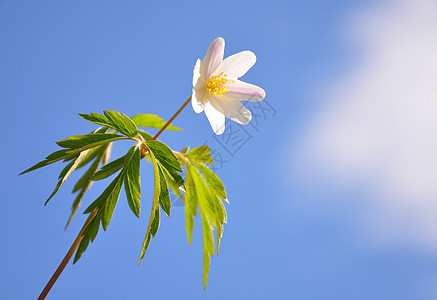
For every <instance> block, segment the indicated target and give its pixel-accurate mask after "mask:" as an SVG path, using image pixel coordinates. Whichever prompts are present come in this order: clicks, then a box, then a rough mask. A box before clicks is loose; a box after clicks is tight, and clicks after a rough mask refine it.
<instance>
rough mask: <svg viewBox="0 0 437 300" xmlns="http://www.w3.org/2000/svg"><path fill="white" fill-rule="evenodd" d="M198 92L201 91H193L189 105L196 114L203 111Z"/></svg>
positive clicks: (200, 96)
mask: <svg viewBox="0 0 437 300" xmlns="http://www.w3.org/2000/svg"><path fill="white" fill-rule="evenodd" d="M199 92H200V93H201V91H199V90H196V89H193V93H192V94H191V105H192V106H193V110H194V111H195V112H196V113H197V114H200V113H201V112H202V111H203V104H202V103H203V102H202V95H200V93H199Z"/></svg>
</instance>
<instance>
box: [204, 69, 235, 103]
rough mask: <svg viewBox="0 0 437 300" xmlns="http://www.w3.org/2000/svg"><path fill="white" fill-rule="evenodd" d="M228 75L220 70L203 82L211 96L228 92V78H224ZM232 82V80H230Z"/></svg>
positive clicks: (220, 95)
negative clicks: (217, 73)
mask: <svg viewBox="0 0 437 300" xmlns="http://www.w3.org/2000/svg"><path fill="white" fill-rule="evenodd" d="M227 76H228V75H226V74H223V72H221V73H220V74H219V75H213V76H211V77H210V78H208V80H207V81H206V82H205V88H206V90H207V91H208V93H210V94H211V95H213V96H218V97H223V94H224V93H226V92H229V89H228V87H227V86H226V84H227V83H228V80H227V79H226V78H225V77H227ZM232 82H234V80H233V81H232Z"/></svg>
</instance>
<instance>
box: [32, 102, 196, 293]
mask: <svg viewBox="0 0 437 300" xmlns="http://www.w3.org/2000/svg"><path fill="white" fill-rule="evenodd" d="M190 101H191V96H190V98H188V99H187V101H185V103H184V104H183V105H182V106H181V107H180V108H179V109H178V111H177V112H176V113H175V114H174V115H173V117H171V118H170V120H168V122H167V123H165V125H164V126H163V127H162V128H161V130H159V131H158V133H157V134H155V136H154V137H153V139H152V140H156V139H157V138H158V137H159V136H160V135H161V133H162V132H163V131H164V130H165V129H166V128H167V127H168V126H169V125H170V124H171V122H173V120H174V119H176V117H177V116H178V115H179V114H180V113H181V111H182V110H183V109H184V108H185V107H186V106H187V105H188V103H190ZM146 154H147V149H144V148H141V158H143V157H144V156H145V155H146ZM96 214H97V210H95V211H93V212H92V213H91V214H90V215H89V217H88V219H87V220H86V221H85V224H83V226H82V229H81V230H80V232H79V234H78V235H77V237H76V239H75V240H74V242H73V245H71V247H70V250H68V252H67V254H66V255H65V257H64V259H63V260H62V262H61V264H60V265H59V267H58V268H57V269H56V271H55V273H54V274H53V275H52V277H51V278H50V280H49V282H48V283H47V285H46V286H45V288H44V290H43V291H42V292H41V294H40V295H39V297H38V300H43V299H45V298H46V296H47V294H48V293H49V292H50V290H51V288H52V287H53V285H54V284H55V282H56V280H57V279H58V277H59V275H61V273H62V271H63V270H64V268H65V266H66V265H67V264H68V262H69V261H70V259H71V257H72V256H73V254H74V252H75V251H76V249H77V247H78V246H79V244H80V242H81V241H82V238H83V236H82V235H83V232H84V231H85V228H86V227H87V226H88V224H89V223H90V222H91V220H92V219H93V218H94V217H95V216H96Z"/></svg>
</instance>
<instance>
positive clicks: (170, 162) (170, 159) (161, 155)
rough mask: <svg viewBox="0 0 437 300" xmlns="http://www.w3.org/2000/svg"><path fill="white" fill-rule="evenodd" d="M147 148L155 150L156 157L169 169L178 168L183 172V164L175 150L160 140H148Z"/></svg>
mask: <svg viewBox="0 0 437 300" xmlns="http://www.w3.org/2000/svg"><path fill="white" fill-rule="evenodd" d="M145 144H146V146H147V148H148V149H149V150H150V151H151V152H153V154H154V155H155V157H156V159H157V160H158V161H159V162H160V163H161V164H162V165H163V166H164V167H165V168H166V169H167V170H169V171H170V170H172V169H174V170H177V171H179V172H182V167H181V164H180V163H179V161H178V158H177V157H176V155H174V153H173V151H171V149H170V148H169V147H168V146H167V145H165V144H164V143H162V142H160V141H154V140H152V141H147V142H146V143H145Z"/></svg>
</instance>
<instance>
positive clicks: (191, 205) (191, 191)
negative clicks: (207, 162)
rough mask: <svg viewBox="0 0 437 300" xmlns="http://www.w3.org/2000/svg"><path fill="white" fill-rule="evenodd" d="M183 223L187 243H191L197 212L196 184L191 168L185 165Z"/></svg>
mask: <svg viewBox="0 0 437 300" xmlns="http://www.w3.org/2000/svg"><path fill="white" fill-rule="evenodd" d="M185 180H186V182H185V188H186V193H185V199H184V204H185V224H186V231H187V238H188V244H190V245H191V243H192V239H193V228H194V217H195V216H196V214H197V207H198V200H197V192H196V186H195V185H194V181H193V178H192V175H191V169H190V168H189V167H188V166H187V176H186V178H185Z"/></svg>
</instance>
